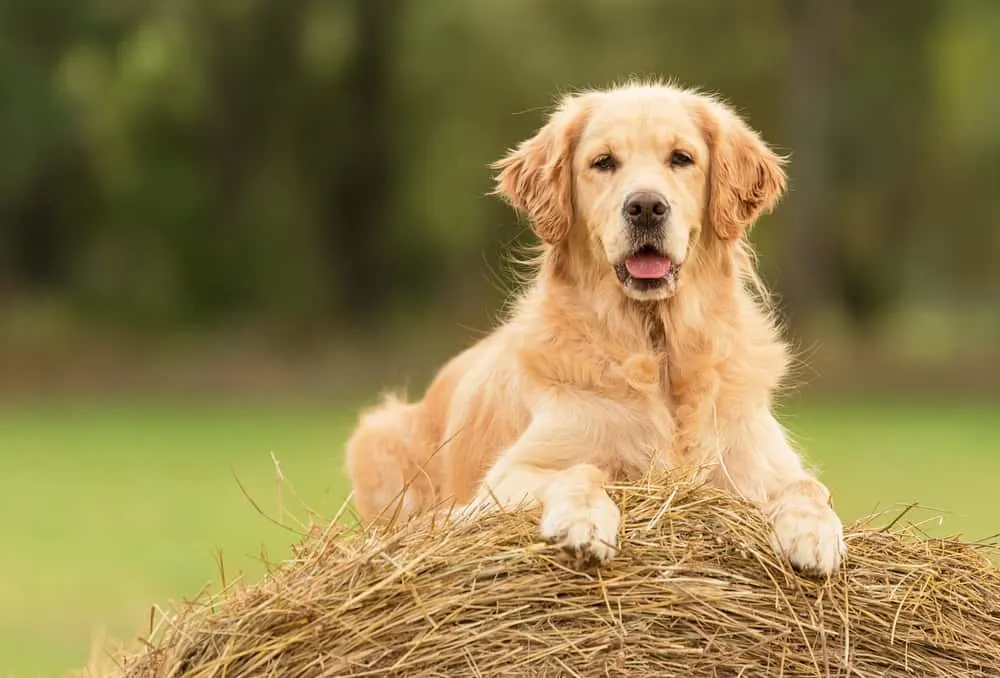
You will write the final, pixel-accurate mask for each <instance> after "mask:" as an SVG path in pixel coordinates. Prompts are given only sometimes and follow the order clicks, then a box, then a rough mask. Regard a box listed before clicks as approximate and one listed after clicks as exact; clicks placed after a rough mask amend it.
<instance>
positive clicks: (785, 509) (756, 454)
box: [716, 409, 846, 576]
mask: <svg viewBox="0 0 1000 678" xmlns="http://www.w3.org/2000/svg"><path fill="white" fill-rule="evenodd" d="M725 437H726V438H727V440H724V449H723V452H722V463H721V464H720V466H719V468H718V469H717V471H716V479H717V480H718V481H719V482H720V484H722V485H730V486H732V488H733V489H735V491H736V492H737V493H738V494H740V495H742V496H744V497H747V498H749V499H752V500H754V501H756V502H757V503H759V504H760V505H761V508H762V509H763V510H764V513H765V514H766V515H767V517H768V519H769V520H770V522H771V526H772V533H771V542H772V545H773V546H774V547H775V548H776V549H777V550H778V551H779V552H781V553H782V554H784V555H785V556H786V557H787V558H788V560H789V561H790V562H791V564H792V565H793V566H794V567H795V568H796V569H798V570H801V571H804V572H808V573H812V574H817V575H820V576H829V575H831V574H833V573H834V572H836V571H837V569H838V568H839V567H840V563H841V561H842V560H843V557H844V555H845V553H846V547H845V545H844V528H843V525H842V524H841V521H840V518H839V517H838V516H837V514H836V512H835V511H834V510H833V506H832V505H831V501H830V492H829V490H828V489H827V488H826V486H825V485H823V483H821V482H820V481H819V480H817V479H816V478H815V477H813V476H812V475H811V474H810V473H809V472H807V471H806V470H805V469H804V468H803V466H802V462H801V459H800V458H799V455H798V453H797V452H796V451H795V450H794V449H793V448H792V446H791V445H790V444H789V442H788V439H787V437H786V435H785V432H784V431H783V430H782V428H781V426H780V424H779V423H778V422H777V420H776V419H775V418H774V416H773V415H772V414H771V412H770V411H769V410H766V409H762V410H759V411H757V412H755V413H753V414H751V415H750V416H748V417H746V418H745V419H743V420H742V421H739V422H736V423H735V424H734V425H733V426H732V427H731V428H730V430H729V431H728V435H726V436H725Z"/></svg>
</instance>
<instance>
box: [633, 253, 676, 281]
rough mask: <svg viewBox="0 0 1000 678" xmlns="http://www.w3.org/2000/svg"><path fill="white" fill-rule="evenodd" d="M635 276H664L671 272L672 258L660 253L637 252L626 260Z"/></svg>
mask: <svg viewBox="0 0 1000 678" xmlns="http://www.w3.org/2000/svg"><path fill="white" fill-rule="evenodd" d="M625 268H626V269H627V270H628V273H629V275H631V276H632V277H633V278H662V277H664V276H665V275H666V274H667V273H669V272H670V260H669V259H667V258H666V257H661V256H659V255H658V254H637V255H635V256H632V257H629V258H628V259H626V260H625Z"/></svg>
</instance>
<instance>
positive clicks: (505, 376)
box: [346, 82, 846, 576]
mask: <svg viewBox="0 0 1000 678" xmlns="http://www.w3.org/2000/svg"><path fill="white" fill-rule="evenodd" d="M784 166H785V159H784V158H782V157H781V156H779V155H777V154H776V153H775V152H774V151H773V150H772V149H771V148H770V147H769V146H768V145H767V144H765V142H764V141H762V139H761V138H760V137H759V136H758V134H757V133H756V132H755V131H754V130H753V129H751V128H750V127H749V126H748V125H747V124H746V122H744V120H743V119H742V118H741V117H740V116H739V115H738V114H737V113H736V112H735V111H734V110H733V109H732V108H731V107H730V105H729V104H727V103H725V102H723V101H722V100H720V99H718V98H717V97H715V96H714V95H709V94H704V93H701V92H699V91H695V90H691V89H686V88H683V87H680V86H678V85H675V84H667V83H661V82H626V83H622V84H616V85H613V86H611V87H608V88H605V89H595V90H584V91H578V92H574V93H571V94H567V95H565V96H563V97H562V98H561V100H560V101H559V103H558V105H557V106H556V107H555V109H554V110H553V111H552V112H551V113H550V115H549V116H548V118H547V120H546V122H545V124H544V125H543V126H542V127H541V128H540V129H539V130H538V131H537V133H536V134H535V135H534V136H532V137H531V138H529V139H527V140H525V141H523V142H521V143H520V144H519V145H517V146H516V147H514V148H512V149H510V150H509V151H508V153H507V154H506V156H505V157H503V158H502V159H501V160H499V161H497V162H496V163H494V164H493V165H492V168H493V169H495V170H497V175H496V190H495V194H499V196H501V197H502V198H503V199H505V200H506V201H507V202H509V204H510V205H511V206H512V207H513V208H514V209H515V210H516V211H517V212H518V213H519V214H522V215H526V216H527V217H528V219H529V220H530V223H531V225H532V228H533V230H534V232H535V233H536V234H537V236H538V238H539V240H540V242H539V254H538V257H537V262H536V267H535V268H534V269H533V273H532V275H531V280H530V281H529V283H528V284H527V285H526V286H525V287H524V289H523V290H522V291H521V292H520V293H519V295H518V296H517V298H516V299H515V300H514V303H513V304H512V307H511V309H510V311H509V312H508V314H507V315H506V317H505V318H504V319H503V320H502V322H501V323H499V325H498V326H497V327H496V328H495V329H494V330H493V331H492V333H490V334H489V335H487V336H486V337H484V338H483V339H481V340H480V341H479V342H478V343H476V344H475V345H473V346H472V347H471V348H468V349H466V350H465V351H464V352H462V353H460V354H458V355H457V356H455V357H454V358H452V359H451V361H450V362H448V363H446V364H445V365H444V367H443V368H442V369H441V370H440V372H439V373H438V374H437V376H436V377H435V379H434V380H433V382H432V383H431V385H430V386H429V387H428V389H427V391H426V393H425V394H424V397H423V399H422V400H420V401H417V402H407V401H406V400H404V399H402V398H400V397H398V396H395V395H388V396H386V397H385V398H384V400H383V401H382V402H381V403H380V404H379V405H377V406H375V407H373V408H371V409H367V410H365V411H363V412H362V413H361V415H360V418H359V422H358V425H357V427H356V429H355V430H354V432H353V434H352V435H351V437H350V439H349V441H348V443H347V448H346V469H347V473H348V475H349V476H350V479H351V483H352V487H353V497H354V502H355V505H356V508H357V511H358V514H359V516H360V517H361V518H362V519H363V520H365V521H368V522H370V523H378V522H379V521H380V520H385V519H387V517H389V516H392V517H393V518H394V519H399V518H400V517H404V518H405V517H409V516H415V515H418V514H421V513H425V512H428V511H430V510H432V509H435V507H439V506H441V505H442V503H444V502H453V504H455V505H458V506H459V507H464V508H460V509H459V513H462V511H465V513H466V514H469V513H475V512H476V511H478V510H483V509H489V508H493V509H496V508H498V507H501V508H504V509H531V508H540V510H541V518H540V532H541V536H542V537H544V538H545V539H546V540H549V541H551V542H554V543H557V544H560V545H561V546H562V547H563V548H565V549H566V550H567V551H569V552H570V553H574V554H577V555H578V556H583V557H585V558H587V559H590V560H592V561H596V562H597V563H598V564H599V563H602V562H604V561H606V560H608V559H609V558H612V557H613V556H614V555H615V554H616V552H617V549H618V547H619V545H618V540H617V538H618V531H619V526H620V521H621V514H620V511H619V509H618V507H617V506H616V504H615V503H614V502H613V501H612V500H611V498H610V496H609V495H608V493H607V491H606V485H607V484H608V483H609V482H612V481H615V482H630V481H637V480H639V479H641V478H643V477H645V476H646V474H648V473H651V472H657V471H662V470H671V469H673V470H678V471H682V472H690V473H691V474H692V475H695V476H697V477H699V478H702V479H703V480H704V481H705V482H709V483H711V484H713V485H716V486H718V487H721V488H725V489H726V490H728V491H730V492H732V493H734V494H735V495H738V496H739V497H742V498H745V499H747V500H749V501H752V502H754V503H756V504H757V505H759V506H760V507H761V509H762V511H763V513H764V515H765V516H766V517H767V519H768V520H769V524H770V527H771V540H772V544H773V546H774V547H775V549H776V550H777V551H778V552H779V553H780V554H782V555H783V556H784V557H785V558H787V560H788V561H789V562H790V563H791V564H792V565H793V566H794V567H795V568H797V569H798V570H800V571H802V572H804V573H813V574H816V575H819V576H829V575H832V574H833V573H835V572H836V571H837V570H838V568H839V567H840V565H841V562H842V559H843V557H844V556H845V553H846V550H845V544H844V538H843V526H842V524H841V521H840V519H839V518H838V516H837V514H836V512H835V511H834V510H833V507H832V503H831V497H830V492H829V491H828V489H827V488H826V487H825V486H824V485H823V484H822V483H821V482H820V481H819V480H817V479H816V477H815V475H814V474H813V473H812V472H811V471H809V470H807V469H806V467H805V466H804V464H803V461H802V459H801V458H800V455H799V453H798V452H797V451H796V450H795V449H794V448H793V447H792V445H791V444H790V442H789V440H788V437H787V435H786V433H785V431H784V429H783V428H782V426H781V425H780V424H779V422H778V421H777V420H776V418H775V416H774V414H773V405H772V397H773V394H774V393H775V391H776V389H777V388H778V387H779V385H780V384H781V382H782V379H783V377H784V375H785V373H786V369H787V364H788V362H789V350H788V347H787V344H786V343H785V342H784V341H783V340H782V338H781V336H780V331H779V328H778V324H777V322H776V320H775V318H774V316H773V313H772V311H771V309H770V306H769V304H768V303H767V293H766V290H765V289H764V288H763V285H762V283H761V281H760V278H759V277H758V275H757V273H756V270H755V265H754V257H753V250H752V248H751V246H750V244H749V242H748V239H747V230H748V229H749V228H750V226H751V225H752V224H753V223H754V222H755V221H756V220H757V218H758V217H759V216H760V215H761V214H762V213H765V212H767V211H770V210H771V209H772V208H773V207H774V206H775V204H776V203H777V201H778V200H779V198H780V197H781V196H782V194H783V192H784V190H785V185H786V173H785V169H784Z"/></svg>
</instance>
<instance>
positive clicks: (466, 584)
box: [118, 484, 1000, 678]
mask: <svg viewBox="0 0 1000 678" xmlns="http://www.w3.org/2000/svg"><path fill="white" fill-rule="evenodd" d="M613 495H614V496H615V498H616V500H617V501H618V502H619V505H620V506H621V507H622V509H623V515H624V518H625V524H624V525H623V534H622V549H621V552H620V554H619V555H618V557H617V558H616V559H615V560H614V561H613V562H611V563H609V564H608V565H606V566H604V567H603V568H601V569H593V570H589V571H583V572H578V571H574V570H572V569H570V568H567V567H566V566H564V565H563V564H562V563H561V562H560V559H559V557H558V556H559V554H558V553H557V551H556V550H555V549H554V548H553V547H550V546H548V545H546V544H541V543H538V542H537V536H536V535H537V515H533V514H525V513H512V514H494V515H490V516H485V517H483V518H481V519H480V520H478V521H477V522H475V523H472V524H458V525H456V524H441V523H440V522H437V523H434V522H432V521H429V520H422V521H418V522H415V523H411V524H409V525H407V526H403V527H401V528H399V529H398V530H394V531H392V532H390V533H388V534H386V535H381V536H380V535H372V534H365V533H363V532H362V531H360V530H359V529H357V528H350V527H343V526H338V527H336V528H334V529H333V530H332V531H331V532H329V533H328V534H326V535H324V536H323V537H322V538H319V539H310V540H306V542H304V543H303V544H302V545H301V546H300V547H299V548H298V549H297V557H296V558H295V559H294V560H293V561H290V562H289V563H287V564H286V565H285V566H283V567H281V568H279V569H278V570H277V571H275V572H274V573H272V574H271V575H270V576H268V577H267V578H266V579H265V580H264V581H263V582H262V583H260V584H259V585H254V586H248V587H241V588H239V589H238V590H233V591H229V592H227V593H226V594H225V595H223V596H221V597H219V598H217V599H214V600H212V601H209V602H207V603H203V604H198V605H193V606H190V607H188V608H186V609H183V610H181V611H180V613H179V614H178V615H177V616H176V617H175V618H172V619H171V620H170V623H169V624H167V625H166V626H165V629H164V631H163V632H162V633H160V634H159V637H158V638H156V639H154V640H153V641H152V643H151V645H150V648H149V649H148V650H147V651H146V652H144V653H143V654H141V655H137V656H133V657H130V658H127V659H125V660H123V661H124V664H123V666H122V669H121V671H120V673H119V674H118V675H121V676H130V677H140V676H181V675H184V676H223V675H224V676H229V677H232V678H236V677H240V676H260V675H268V676H271V675H273V676H519V677H520V676H573V675H579V676H685V677H686V676H778V675H784V676H873V677H874V676H880V677H881V676H904V675H905V676H949V677H954V676H998V675H1000V570H998V569H997V568H996V567H995V566H994V565H992V564H991V563H990V561H989V558H988V557H987V556H986V554H984V550H986V549H987V548H989V549H995V546H990V547H986V546H984V545H981V544H980V545H973V544H968V543H962V542H960V541H959V540H955V539H927V538H920V537H919V536H918V535H916V534H913V533H907V532H908V531H906V530H904V531H903V532H900V531H892V532H890V531H888V530H883V531H878V530H871V529H862V528H861V527H858V526H854V527H852V528H850V529H849V530H848V535H847V542H848V547H849V549H850V553H849V556H848V559H847V563H846V569H845V570H844V571H843V572H842V573H841V574H840V575H839V576H838V577H837V578H835V579H833V580H831V581H827V582H816V581H812V580H809V579H806V578H803V577H800V576H798V575H796V574H795V573H794V572H792V571H791V570H790V569H789V568H788V567H787V566H786V565H784V564H783V563H782V562H781V561H780V560H779V558H778V557H777V556H775V554H774V553H773V552H772V550H771V549H770V547H769V546H768V542H767V528H766V526H765V524H764V522H763V519H762V517H761V515H760V513H759V512H758V511H757V510H756V509H755V508H754V507H752V506H749V505H747V504H745V503H743V502H740V501H737V500H735V499H733V498H731V497H729V496H728V495H725V494H723V493H720V492H718V491H715V490H712V489H710V488H705V487H695V486H691V485H685V484H681V485H674V486H672V487H669V486H666V485H664V486H644V487H620V488H614V490H613ZM993 553H995V551H993Z"/></svg>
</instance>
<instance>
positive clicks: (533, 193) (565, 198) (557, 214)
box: [491, 95, 586, 244]
mask: <svg viewBox="0 0 1000 678" xmlns="http://www.w3.org/2000/svg"><path fill="white" fill-rule="evenodd" d="M585 118H586V106H585V103H584V99H583V96H582V95H570V96H567V97H565V98H564V99H563V100H562V102H561V103H560V105H559V107H558V108H557V109H556V111H555V112H554V113H553V114H552V115H551V116H550V118H549V120H548V122H547V123H546V124H545V126H544V127H542V128H541V129H540V130H539V131H538V133H537V134H535V136H533V137H531V138H530V139H527V140H525V141H522V142H521V143H520V144H519V145H518V146H517V147H516V148H513V149H511V150H510V152H509V153H508V154H507V155H506V156H505V157H504V158H502V159H501V160H498V161H496V162H495V163H493V164H492V165H491V167H492V168H493V169H498V170H500V172H499V174H498V175H497V177H496V182H497V187H496V191H495V193H497V194H499V195H501V196H503V197H504V198H505V199H506V200H507V201H508V202H509V203H510V204H511V205H512V206H513V207H514V209H516V210H518V211H519V212H521V213H523V214H527V215H528V217H529V218H530V219H531V224H532V227H533V228H534V230H535V233H537V234H538V236H539V237H540V238H541V239H542V240H544V241H545V242H547V243H549V244H555V243H557V242H559V241H560V240H562V239H563V238H565V237H566V234H567V233H569V229H570V226H571V225H572V223H573V218H574V215H573V178H572V174H573V171H572V165H573V150H574V148H575V147H576V141H577V139H578V138H579V136H580V132H581V130H582V129H583V125H584V123H585Z"/></svg>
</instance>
